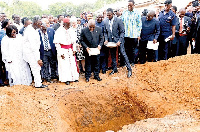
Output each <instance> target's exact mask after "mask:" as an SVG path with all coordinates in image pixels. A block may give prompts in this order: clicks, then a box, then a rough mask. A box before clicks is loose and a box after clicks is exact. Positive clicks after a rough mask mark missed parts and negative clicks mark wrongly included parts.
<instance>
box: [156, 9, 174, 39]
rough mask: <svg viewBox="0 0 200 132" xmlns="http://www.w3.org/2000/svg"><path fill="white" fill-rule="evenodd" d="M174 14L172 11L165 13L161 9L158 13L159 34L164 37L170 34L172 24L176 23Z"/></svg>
mask: <svg viewBox="0 0 200 132" xmlns="http://www.w3.org/2000/svg"><path fill="white" fill-rule="evenodd" d="M175 18H176V14H175V13H174V12H173V11H171V10H170V11H169V12H167V13H165V11H161V12H160V14H159V17H158V19H159V21H160V34H161V35H163V36H164V37H165V38H167V37H169V36H170V35H172V26H175V25H176V22H177V21H176V19H175Z"/></svg>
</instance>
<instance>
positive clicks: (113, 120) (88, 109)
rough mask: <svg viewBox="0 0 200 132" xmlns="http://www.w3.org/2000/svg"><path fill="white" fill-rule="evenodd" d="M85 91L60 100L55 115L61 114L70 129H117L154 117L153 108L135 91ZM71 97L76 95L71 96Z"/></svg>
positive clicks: (83, 131)
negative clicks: (105, 92) (134, 92)
mask: <svg viewBox="0 0 200 132" xmlns="http://www.w3.org/2000/svg"><path fill="white" fill-rule="evenodd" d="M113 91H115V92H113ZM86 93H87V92H86V91H84V92H83V91H77V92H75V93H74V92H73V93H70V94H67V95H65V96H63V97H62V98H61V99H60V102H59V105H58V106H59V110H61V111H59V114H60V115H62V117H61V118H62V120H64V121H65V122H66V123H67V124H68V125H70V127H71V128H72V131H77V132H103V131H107V130H114V131H117V130H120V129H121V128H122V126H124V125H127V124H132V123H134V122H136V121H139V120H143V119H147V118H152V117H158V116H156V115H155V111H154V109H150V108H149V109H148V106H147V105H146V104H145V102H144V101H141V100H139V99H138V98H137V94H133V93H130V91H129V90H128V88H125V89H121V90H120V91H117V89H114V88H113V89H112V88H111V89H110V93H107V94H103V93H102V92H97V93H94V94H93V95H91V94H90V95H89V96H87V94H86ZM83 95H86V96H83ZM74 96H76V97H77V98H75V99H74ZM70 98H72V99H73V100H70ZM77 102H78V103H77Z"/></svg>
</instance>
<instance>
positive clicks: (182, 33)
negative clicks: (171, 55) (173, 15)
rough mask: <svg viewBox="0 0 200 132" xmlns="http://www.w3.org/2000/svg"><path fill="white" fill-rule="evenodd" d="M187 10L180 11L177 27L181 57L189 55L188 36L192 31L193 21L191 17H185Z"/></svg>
mask: <svg viewBox="0 0 200 132" xmlns="http://www.w3.org/2000/svg"><path fill="white" fill-rule="evenodd" d="M185 13H186V10H185V9H184V8H182V9H180V10H179V18H178V19H177V25H176V34H177V35H176V36H177V38H178V43H179V48H178V50H179V55H186V54H187V47H188V45H189V43H188V34H189V32H190V29H191V24H192V21H191V19H190V18H189V17H187V16H185Z"/></svg>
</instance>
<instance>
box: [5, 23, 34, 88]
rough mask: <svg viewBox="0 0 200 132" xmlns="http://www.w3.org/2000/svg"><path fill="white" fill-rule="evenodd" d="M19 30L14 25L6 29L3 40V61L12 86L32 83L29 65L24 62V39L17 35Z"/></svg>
mask: <svg viewBox="0 0 200 132" xmlns="http://www.w3.org/2000/svg"><path fill="white" fill-rule="evenodd" d="M17 33H18V30H17V27H16V26H14V25H9V26H8V27H7V28H6V36H5V37H4V38H3V39H2V43H1V52H2V61H3V62H4V63H5V67H6V70H7V71H8V78H9V84H10V86H13V85H30V84H31V82H32V77H31V72H30V68H29V66H28V64H27V63H26V62H25V61H24V60H23V54H22V53H23V52H22V51H23V49H22V44H23V39H22V38H21V35H17Z"/></svg>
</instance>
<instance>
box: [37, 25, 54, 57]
mask: <svg viewBox="0 0 200 132" xmlns="http://www.w3.org/2000/svg"><path fill="white" fill-rule="evenodd" d="M47 34H48V39H49V43H50V46H51V51H52V53H53V55H54V56H56V55H57V53H56V48H55V44H54V43H53V40H54V34H55V31H54V29H53V28H47ZM39 35H40V41H41V44H40V59H41V60H43V57H44V44H43V40H42V34H41V31H40V30H39Z"/></svg>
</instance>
